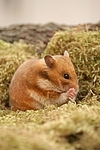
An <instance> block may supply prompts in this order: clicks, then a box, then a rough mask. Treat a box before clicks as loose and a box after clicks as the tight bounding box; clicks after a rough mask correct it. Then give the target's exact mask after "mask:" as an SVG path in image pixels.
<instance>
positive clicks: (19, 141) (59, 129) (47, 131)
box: [0, 103, 100, 150]
mask: <svg viewBox="0 0 100 150" xmlns="http://www.w3.org/2000/svg"><path fill="white" fill-rule="evenodd" d="M99 113H100V107H98V106H97V105H94V106H87V105H75V104H72V103H69V104H68V105H63V106H61V107H58V108H56V107H54V106H49V107H47V108H45V109H44V110H38V111H26V112H21V111H17V112H12V111H8V112H7V111H0V114H1V115H0V129H1V134H0V141H1V142H0V147H1V148H2V149H4V150H13V149H19V150H24V149H29V150H32V149H34V150H42V149H43V150H47V149H49V150H50V149H55V150H57V149H58V148H59V149H61V150H66V149H69V150H74V149H81V150H84V149H85V150H94V149H96V150H99V148H100V138H99V134H100V114H99Z"/></svg>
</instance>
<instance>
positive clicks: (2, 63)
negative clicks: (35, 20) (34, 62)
mask: <svg viewBox="0 0 100 150" xmlns="http://www.w3.org/2000/svg"><path fill="white" fill-rule="evenodd" d="M32 53H34V47H33V46H32V45H29V44H28V45H27V44H25V43H23V42H19V43H17V42H15V43H13V44H11V43H7V42H4V41H2V40H0V107H3V106H5V105H7V103H8V87H9V83H10V81H11V78H12V76H13V74H14V72H15V70H16V69H17V68H18V66H19V65H20V64H21V63H22V62H24V61H25V60H27V59H28V58H30V57H31V55H32Z"/></svg>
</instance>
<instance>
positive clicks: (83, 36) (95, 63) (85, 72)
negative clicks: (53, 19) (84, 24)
mask: <svg viewBox="0 0 100 150" xmlns="http://www.w3.org/2000/svg"><path fill="white" fill-rule="evenodd" d="M65 50H67V51H68V52H69V54H70V57H71V58H72V61H73V63H74V66H75V68H76V73H77V75H78V79H79V86H80V92H79V96H78V100H82V99H85V100H88V99H89V98H91V97H92V96H95V97H96V99H98V100H100V31H87V32H86V31H82V30H81V31H78V30H77V29H76V30H75V29H73V30H69V31H65V32H62V31H60V32H57V33H56V34H55V35H54V36H53V37H52V39H51V41H50V42H49V43H48V45H47V48H46V50H45V54H51V55H54V54H63V52H64V51H65Z"/></svg>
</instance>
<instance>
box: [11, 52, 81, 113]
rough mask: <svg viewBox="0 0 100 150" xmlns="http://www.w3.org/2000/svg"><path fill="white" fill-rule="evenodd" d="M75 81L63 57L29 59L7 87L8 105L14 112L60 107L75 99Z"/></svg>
mask: <svg viewBox="0 0 100 150" xmlns="http://www.w3.org/2000/svg"><path fill="white" fill-rule="evenodd" d="M77 92H78V82H77V76H76V73H75V69H74V66H73V64H72V62H71V59H70V57H69V55H68V53H67V51H65V53H64V55H56V56H51V55H46V56H45V57H44V58H43V59H30V60H28V61H26V62H24V63H23V64H22V65H21V66H20V67H19V68H18V69H17V70H16V72H15V74H14V76H13V78H12V80H11V83H10V87H9V104H10V106H11V108H12V109H13V110H17V109H19V110H30V109H33V110H38V109H42V108H44V107H45V106H46V105H51V104H54V105H57V106H61V105H62V104H65V103H67V102H68V100H69V99H72V100H75V98H76V96H77Z"/></svg>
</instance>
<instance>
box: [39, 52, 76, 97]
mask: <svg viewBox="0 0 100 150" xmlns="http://www.w3.org/2000/svg"><path fill="white" fill-rule="evenodd" d="M39 75H40V77H41V78H40V79H39V80H38V85H39V86H40V87H41V88H42V89H45V90H49V91H55V92H58V93H66V92H67V93H68V98H72V99H73V98H75V97H76V95H77V93H78V89H79V86H78V81H77V75H76V73H75V69H74V66H73V64H72V61H71V59H70V57H69V54H68V52H67V51H65V52H64V55H56V56H51V55H46V56H45V57H44V67H43V68H42V69H41V71H39Z"/></svg>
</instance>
